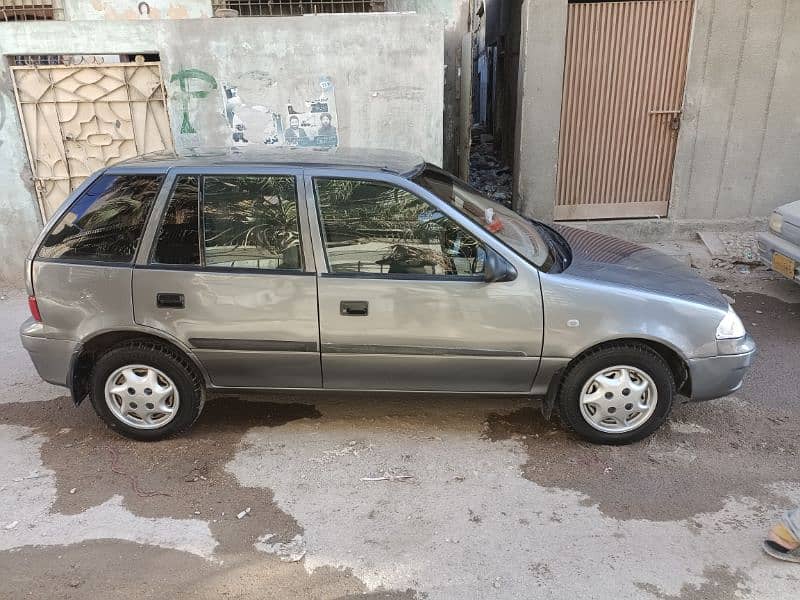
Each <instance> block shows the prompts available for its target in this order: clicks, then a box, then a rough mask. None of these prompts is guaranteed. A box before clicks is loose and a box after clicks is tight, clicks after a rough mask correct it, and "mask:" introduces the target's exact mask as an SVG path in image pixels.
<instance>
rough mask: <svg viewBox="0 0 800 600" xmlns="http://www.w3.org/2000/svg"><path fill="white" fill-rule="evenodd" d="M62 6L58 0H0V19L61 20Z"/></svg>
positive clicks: (62, 17)
mask: <svg viewBox="0 0 800 600" xmlns="http://www.w3.org/2000/svg"><path fill="white" fill-rule="evenodd" d="M63 19H64V8H63V7H62V6H61V1H60V0H53V1H51V2H41V1H40V0H0V21H48V20H59V21H60V20H63Z"/></svg>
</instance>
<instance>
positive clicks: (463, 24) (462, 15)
mask: <svg viewBox="0 0 800 600" xmlns="http://www.w3.org/2000/svg"><path fill="white" fill-rule="evenodd" d="M406 4H407V3H406V2H403V0H400V1H395V2H392V1H391V0H390V2H387V10H403V9H405V8H410V7H408V6H406ZM414 8H415V10H416V11H417V12H418V13H419V14H421V15H426V16H427V17H429V18H434V19H437V20H440V21H441V22H442V23H443V26H444V65H445V68H444V115H443V124H442V125H443V136H444V137H443V143H444V148H443V155H442V165H443V166H444V167H445V168H446V169H448V170H450V171H452V172H454V173H460V174H461V175H463V176H464V177H466V174H467V173H466V170H467V168H468V165H469V141H470V140H469V139H462V136H461V135H460V132H459V130H460V128H461V127H460V125H461V119H462V112H464V111H463V107H464V106H467V107H468V106H469V99H468V98H463V97H462V94H461V75H462V72H463V70H464V69H471V68H472V65H470V64H468V65H462V64H461V46H462V43H463V38H464V36H465V35H467V34H468V33H469V0H417V2H416V3H415V5H414ZM465 112H466V114H464V115H463V118H464V119H467V120H468V122H469V123H471V119H472V117H471V115H470V114H469V110H466V111H465ZM467 137H468V136H467Z"/></svg>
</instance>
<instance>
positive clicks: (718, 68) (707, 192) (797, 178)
mask: <svg viewBox="0 0 800 600" xmlns="http://www.w3.org/2000/svg"><path fill="white" fill-rule="evenodd" d="M798 98H800V2H797V1H796V0H724V1H723V0H697V9H696V16H695V25H694V35H693V41H692V48H691V54H690V62H689V70H688V78H687V85H686V97H685V102H684V114H683V122H682V126H681V132H680V135H679V138H678V151H677V155H676V161H675V172H674V176H673V187H672V203H671V206H670V217H673V218H677V219H715V220H725V219H735V218H747V217H763V216H766V215H768V214H769V212H770V211H771V210H772V209H773V208H774V207H776V206H778V205H780V204H783V203H786V202H789V201H792V200H797V199H798V198H800V168H798V165H800V159H799V158H798V154H799V153H800V110H798Z"/></svg>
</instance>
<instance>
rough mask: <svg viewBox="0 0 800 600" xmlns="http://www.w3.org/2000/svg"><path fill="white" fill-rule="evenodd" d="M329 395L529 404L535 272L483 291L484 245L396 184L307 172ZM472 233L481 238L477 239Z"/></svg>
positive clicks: (538, 332) (537, 346) (423, 194)
mask: <svg viewBox="0 0 800 600" xmlns="http://www.w3.org/2000/svg"><path fill="white" fill-rule="evenodd" d="M306 193H307V195H308V197H309V201H308V202H309V207H310V208H311V213H310V215H309V221H310V223H311V224H312V229H311V231H312V238H313V240H314V242H315V246H314V247H315V252H316V262H317V266H318V270H319V271H320V274H319V283H318V287H319V315H320V336H321V338H320V339H321V351H322V371H323V382H324V387H325V388H331V389H373V390H416V391H458V392H497V393H525V392H528V391H529V390H530V389H531V386H532V383H533V379H534V376H535V374H536V371H537V368H538V365H539V359H540V354H541V346H542V300H541V292H540V288H539V278H538V273H537V271H536V270H535V269H534V268H532V267H531V266H530V265H528V264H527V263H525V262H524V261H523V260H522V259H520V258H519V257H517V256H516V255H514V254H513V253H512V252H511V251H509V250H508V249H506V248H502V249H500V250H499V252H500V253H501V254H502V255H503V256H504V257H505V259H506V260H508V261H509V262H511V263H512V265H513V266H514V267H515V268H516V270H517V277H516V279H514V280H513V281H507V282H495V283H487V282H486V281H485V280H484V276H483V270H484V265H483V263H484V261H485V258H486V256H487V252H489V251H491V250H492V247H491V244H490V239H491V238H490V236H489V235H488V234H486V232H483V231H480V228H479V227H474V226H471V224H470V223H469V222H465V221H468V220H467V219H459V218H458V212H457V211H455V210H454V209H452V208H451V207H449V206H447V205H446V203H443V202H441V201H440V200H437V199H436V198H435V196H433V195H431V194H430V193H429V192H427V191H425V190H423V189H422V188H420V187H418V186H415V185H414V184H413V183H412V182H409V181H407V180H405V179H403V178H400V177H396V176H393V175H390V174H388V173H375V172H372V173H358V172H355V173H352V172H351V173H341V172H339V173H334V172H332V171H325V170H322V169H319V170H314V171H312V170H310V169H306ZM476 229H477V231H476Z"/></svg>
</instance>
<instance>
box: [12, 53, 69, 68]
mask: <svg viewBox="0 0 800 600" xmlns="http://www.w3.org/2000/svg"><path fill="white" fill-rule="evenodd" d="M11 64H12V65H14V66H15V67H30V66H34V65H37V66H38V65H63V64H66V60H65V59H64V57H63V56H62V55H60V54H15V55H13V56H11Z"/></svg>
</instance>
